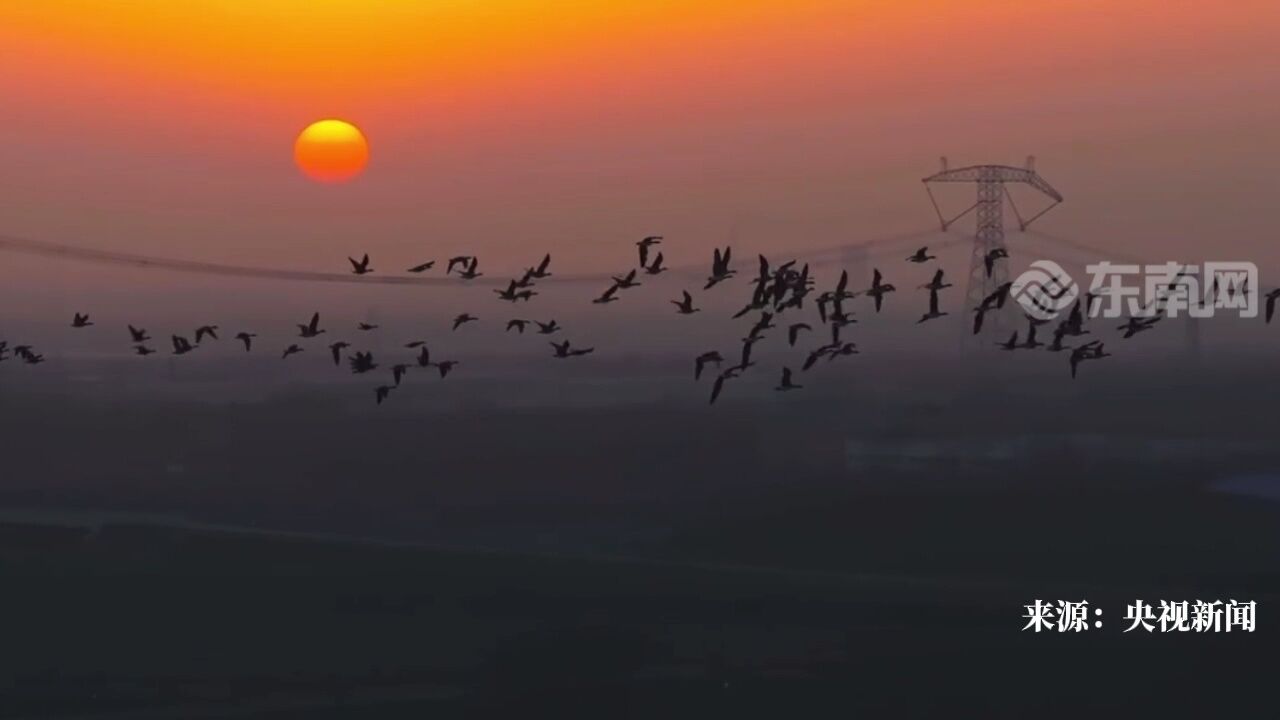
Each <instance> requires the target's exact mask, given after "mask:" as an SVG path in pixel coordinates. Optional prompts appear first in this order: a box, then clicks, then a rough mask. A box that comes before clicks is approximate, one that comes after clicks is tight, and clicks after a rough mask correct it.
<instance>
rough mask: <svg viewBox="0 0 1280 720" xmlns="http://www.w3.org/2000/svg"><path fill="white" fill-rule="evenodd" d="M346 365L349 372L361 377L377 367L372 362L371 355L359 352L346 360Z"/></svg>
mask: <svg viewBox="0 0 1280 720" xmlns="http://www.w3.org/2000/svg"><path fill="white" fill-rule="evenodd" d="M347 364H348V365H349V366H350V367H351V372H352V373H355V374H356V375H363V374H364V373H367V372H369V371H371V370H373V369H374V368H376V367H378V364H377V363H376V362H374V361H373V353H371V352H360V351H359V350H357V351H356V354H355V355H353V356H351V357H349V358H347Z"/></svg>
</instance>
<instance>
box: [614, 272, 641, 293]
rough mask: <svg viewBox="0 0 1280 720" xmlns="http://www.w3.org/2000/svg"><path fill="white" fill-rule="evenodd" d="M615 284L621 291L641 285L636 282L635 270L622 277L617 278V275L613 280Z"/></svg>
mask: <svg viewBox="0 0 1280 720" xmlns="http://www.w3.org/2000/svg"><path fill="white" fill-rule="evenodd" d="M613 284H614V285H615V286H617V288H618V289H619V290H629V289H630V288H633V287H637V286H639V285H640V283H639V282H637V281H636V271H635V270H634V269H632V270H631V272H628V273H627V274H626V275H623V276H622V277H617V276H616V275H615V276H614V278H613Z"/></svg>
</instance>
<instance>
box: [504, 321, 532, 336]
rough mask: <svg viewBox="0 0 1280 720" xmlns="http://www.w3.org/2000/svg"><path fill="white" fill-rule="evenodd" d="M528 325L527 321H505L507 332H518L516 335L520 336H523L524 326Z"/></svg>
mask: <svg viewBox="0 0 1280 720" xmlns="http://www.w3.org/2000/svg"><path fill="white" fill-rule="evenodd" d="M528 324H529V321H528V320H508V321H507V332H511V331H512V330H515V331H516V332H518V333H520V334H521V335H523V334H524V329H525V326H526V325H528Z"/></svg>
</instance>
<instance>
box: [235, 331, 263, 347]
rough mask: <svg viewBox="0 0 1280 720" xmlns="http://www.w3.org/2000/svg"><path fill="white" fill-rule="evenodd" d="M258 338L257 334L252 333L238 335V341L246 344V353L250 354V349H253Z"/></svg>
mask: <svg viewBox="0 0 1280 720" xmlns="http://www.w3.org/2000/svg"><path fill="white" fill-rule="evenodd" d="M256 337H258V336H257V335H256V334H254V333H250V332H242V333H236V340H239V341H240V342H242V343H244V351H245V352H249V349H250V348H251V347H253V339H254V338H256Z"/></svg>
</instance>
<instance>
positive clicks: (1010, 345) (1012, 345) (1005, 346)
mask: <svg viewBox="0 0 1280 720" xmlns="http://www.w3.org/2000/svg"><path fill="white" fill-rule="evenodd" d="M996 345H999V346H1000V349H1001V350H1017V349H1018V331H1017V330H1014V331H1013V334H1012V335H1010V336H1009V339H1008V340H1006V341H1004V342H1002V343H996Z"/></svg>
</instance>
